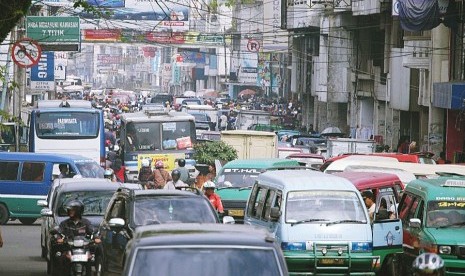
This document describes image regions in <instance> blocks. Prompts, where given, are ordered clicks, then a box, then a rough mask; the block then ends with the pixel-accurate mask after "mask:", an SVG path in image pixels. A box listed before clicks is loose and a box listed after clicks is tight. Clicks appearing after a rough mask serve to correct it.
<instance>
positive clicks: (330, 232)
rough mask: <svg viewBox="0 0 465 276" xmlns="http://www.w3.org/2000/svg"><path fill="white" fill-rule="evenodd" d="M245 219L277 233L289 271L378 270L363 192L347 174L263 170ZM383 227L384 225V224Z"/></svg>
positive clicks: (314, 273) (303, 272) (340, 271)
mask: <svg viewBox="0 0 465 276" xmlns="http://www.w3.org/2000/svg"><path fill="white" fill-rule="evenodd" d="M244 223H245V224H250V225H255V226H259V227H263V228H265V229H268V230H269V231H270V232H271V233H274V235H275V238H276V240H277V241H278V243H280V245H281V248H282V250H283V252H284V256H285V258H286V262H287V265H288V269H289V272H290V273H291V274H292V273H297V274H300V273H302V275H303V274H305V275H307V274H308V275H316V274H321V273H325V274H326V273H329V274H335V273H336V274H344V275H347V274H350V275H352V274H353V273H356V274H358V275H362V274H363V275H375V268H376V267H379V256H374V254H373V234H372V233H373V232H374V231H375V229H374V227H375V226H374V225H376V224H374V225H373V229H372V225H371V223H370V219H369V216H368V212H367V208H366V207H365V204H364V201H363V199H362V196H361V194H360V192H359V191H358V190H357V189H356V188H355V186H354V185H353V184H352V183H351V182H350V181H349V180H347V179H344V178H342V177H338V176H334V175H330V174H324V173H322V172H318V171H310V170H276V171H267V172H264V173H262V174H260V175H259V176H258V178H257V181H256V183H255V185H254V187H253V189H252V192H251V194H250V197H249V200H248V203H247V207H246V211H245V218H244ZM380 227H382V225H380Z"/></svg>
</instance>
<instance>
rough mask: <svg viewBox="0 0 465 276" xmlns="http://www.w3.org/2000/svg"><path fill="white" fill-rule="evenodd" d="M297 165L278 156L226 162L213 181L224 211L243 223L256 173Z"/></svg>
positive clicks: (297, 163) (237, 221)
mask: <svg viewBox="0 0 465 276" xmlns="http://www.w3.org/2000/svg"><path fill="white" fill-rule="evenodd" d="M299 166H300V165H299V162H298V161H296V160H292V159H280V158H257V159H237V160H233V161H230V162H228V163H226V165H224V166H223V167H222V168H221V169H220V171H219V172H218V174H217V177H216V178H215V181H214V182H215V184H216V193H217V194H218V195H219V196H220V197H221V200H222V202H223V207H224V210H225V213H226V214H227V215H229V216H232V217H233V218H234V220H235V221H236V223H243V222H244V210H245V206H246V205H247V200H248V199H249V195H250V190H251V188H252V186H253V185H254V183H255V180H256V179H257V177H258V175H259V174H260V173H262V172H265V171H267V170H271V169H280V168H292V167H299Z"/></svg>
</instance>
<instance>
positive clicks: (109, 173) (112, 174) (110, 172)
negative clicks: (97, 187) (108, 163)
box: [103, 168, 117, 182]
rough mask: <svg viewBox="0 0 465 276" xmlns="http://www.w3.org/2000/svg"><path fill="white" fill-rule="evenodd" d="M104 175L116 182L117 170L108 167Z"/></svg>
mask: <svg viewBox="0 0 465 276" xmlns="http://www.w3.org/2000/svg"><path fill="white" fill-rule="evenodd" d="M103 177H104V178H106V179H109V180H110V181H111V182H116V180H117V179H116V176H115V172H114V171H113V169H111V168H107V169H106V170H105V172H104V174H103Z"/></svg>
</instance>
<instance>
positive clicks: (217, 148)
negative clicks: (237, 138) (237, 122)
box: [194, 141, 237, 165]
mask: <svg viewBox="0 0 465 276" xmlns="http://www.w3.org/2000/svg"><path fill="white" fill-rule="evenodd" d="M194 151H195V153H194V159H195V161H196V162H197V164H207V165H212V164H215V160H220V161H221V162H229V161H231V160H234V159H236V158H237V151H236V149H235V148H233V147H232V146H230V145H228V144H226V143H225V142H223V141H211V142H205V143H198V144H196V145H195V146H194Z"/></svg>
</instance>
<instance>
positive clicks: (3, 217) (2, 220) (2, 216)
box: [0, 204, 10, 225]
mask: <svg viewBox="0 0 465 276" xmlns="http://www.w3.org/2000/svg"><path fill="white" fill-rule="evenodd" d="M9 220H10V212H8V208H6V206H5V205H3V204H0V224H1V225H3V224H6V223H7V222H8V221H9Z"/></svg>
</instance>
